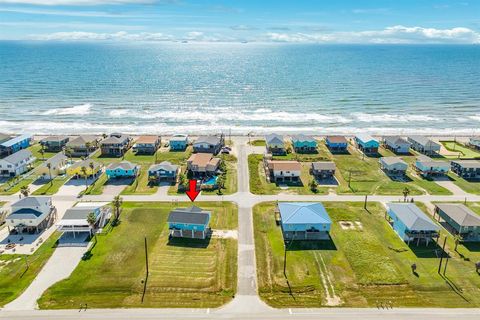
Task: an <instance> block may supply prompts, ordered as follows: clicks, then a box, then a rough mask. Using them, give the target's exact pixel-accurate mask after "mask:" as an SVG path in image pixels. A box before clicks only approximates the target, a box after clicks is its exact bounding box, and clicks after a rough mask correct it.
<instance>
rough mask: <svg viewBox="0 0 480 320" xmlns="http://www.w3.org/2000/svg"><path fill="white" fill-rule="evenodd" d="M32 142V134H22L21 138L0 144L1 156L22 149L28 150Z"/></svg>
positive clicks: (14, 138)
mask: <svg viewBox="0 0 480 320" xmlns="http://www.w3.org/2000/svg"><path fill="white" fill-rule="evenodd" d="M31 141H32V135H31V134H22V135H21V136H17V137H13V138H11V139H8V140H6V141H3V142H2V143H0V155H9V154H12V153H15V152H17V151H20V150H22V149H26V148H28V147H29V146H30V142H31Z"/></svg>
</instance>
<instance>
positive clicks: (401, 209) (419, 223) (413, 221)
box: [387, 203, 440, 231]
mask: <svg viewBox="0 0 480 320" xmlns="http://www.w3.org/2000/svg"><path fill="white" fill-rule="evenodd" d="M387 207H388V208H389V209H390V210H391V211H393V212H394V213H395V215H396V216H397V217H398V219H400V221H402V222H403V224H404V225H405V226H406V227H407V228H408V229H409V230H411V231H439V230H440V227H439V226H438V225H436V224H435V223H434V222H433V221H432V220H431V219H430V218H429V217H428V216H427V215H426V214H425V213H423V211H422V210H420V209H419V208H418V207H417V206H416V205H415V204H414V203H388V204H387Z"/></svg>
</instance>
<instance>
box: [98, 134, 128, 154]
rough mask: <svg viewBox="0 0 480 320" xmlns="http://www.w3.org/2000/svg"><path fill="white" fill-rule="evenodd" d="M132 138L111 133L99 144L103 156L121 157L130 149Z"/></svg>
mask: <svg viewBox="0 0 480 320" xmlns="http://www.w3.org/2000/svg"><path fill="white" fill-rule="evenodd" d="M131 142H132V138H131V137H130V136H127V135H124V134H121V133H112V134H110V136H109V137H108V138H106V139H104V140H102V141H101V142H100V149H101V152H102V155H103V156H108V157H122V156H123V155H124V154H125V153H126V152H127V151H128V149H130V146H131Z"/></svg>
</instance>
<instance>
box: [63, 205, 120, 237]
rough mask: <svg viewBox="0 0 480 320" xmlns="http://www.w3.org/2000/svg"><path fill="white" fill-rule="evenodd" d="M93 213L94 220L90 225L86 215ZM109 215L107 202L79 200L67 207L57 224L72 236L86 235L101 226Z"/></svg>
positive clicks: (105, 222) (109, 210)
mask: <svg viewBox="0 0 480 320" xmlns="http://www.w3.org/2000/svg"><path fill="white" fill-rule="evenodd" d="M91 213H93V216H94V217H95V222H94V223H93V224H92V225H90V224H89V223H88V221H87V218H88V216H89V215H90V214H91ZM110 216H111V206H110V205H109V203H107V202H79V203H77V204H76V205H75V206H74V207H73V208H70V209H67V211H65V214H64V215H63V217H62V220H60V221H59V222H58V224H57V227H58V230H59V231H60V232H62V233H63V234H64V235H68V236H70V237H73V238H77V237H82V236H83V237H86V236H88V235H89V234H92V233H95V232H96V231H97V230H99V229H101V228H103V227H104V226H105V225H106V224H107V222H108V220H109V219H110Z"/></svg>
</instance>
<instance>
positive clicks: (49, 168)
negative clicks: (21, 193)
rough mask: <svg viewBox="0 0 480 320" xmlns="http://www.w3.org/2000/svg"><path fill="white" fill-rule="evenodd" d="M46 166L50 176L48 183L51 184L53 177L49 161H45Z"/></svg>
mask: <svg viewBox="0 0 480 320" xmlns="http://www.w3.org/2000/svg"><path fill="white" fill-rule="evenodd" d="M47 168H48V175H49V176H50V185H52V184H53V177H52V164H51V163H50V162H49V163H47Z"/></svg>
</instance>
